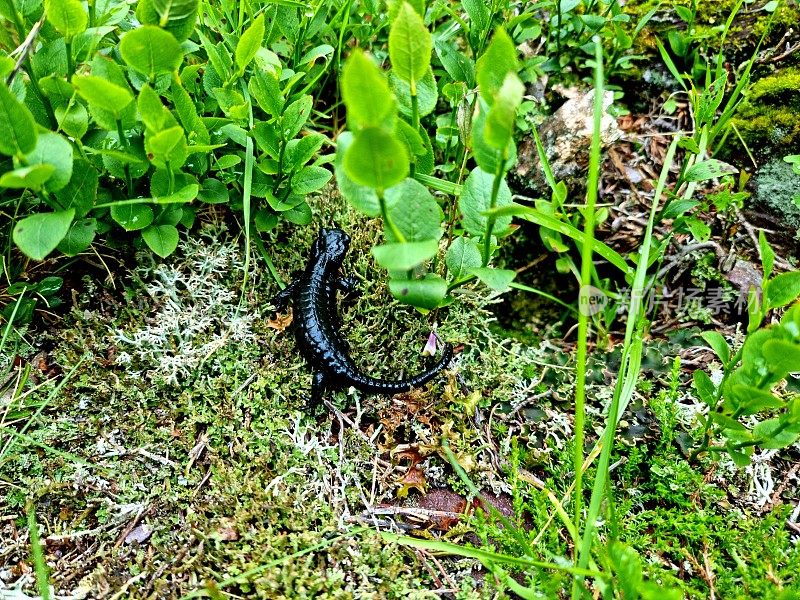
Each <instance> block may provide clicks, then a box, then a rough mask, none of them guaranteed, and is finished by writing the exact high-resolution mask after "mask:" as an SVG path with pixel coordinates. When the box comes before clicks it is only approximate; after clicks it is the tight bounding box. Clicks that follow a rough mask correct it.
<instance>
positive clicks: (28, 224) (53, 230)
mask: <svg viewBox="0 0 800 600" xmlns="http://www.w3.org/2000/svg"><path fill="white" fill-rule="evenodd" d="M74 216H75V210H74V209H72V208H70V209H69V210H62V211H59V212H51V213H39V214H35V215H31V216H30V217H25V218H24V219H22V220H21V221H19V222H18V223H17V224H16V226H15V227H14V232H13V234H12V237H13V238H14V243H15V244H16V245H17V247H18V248H19V249H20V250H21V251H22V253H23V254H25V255H26V256H28V257H30V258H32V259H33V260H44V258H45V257H46V256H47V255H48V254H50V253H51V252H52V251H53V250H55V249H56V246H58V243H59V242H60V241H61V240H63V239H64V236H65V235H67V232H68V231H69V226H70V224H71V223H72V218H73V217H74Z"/></svg>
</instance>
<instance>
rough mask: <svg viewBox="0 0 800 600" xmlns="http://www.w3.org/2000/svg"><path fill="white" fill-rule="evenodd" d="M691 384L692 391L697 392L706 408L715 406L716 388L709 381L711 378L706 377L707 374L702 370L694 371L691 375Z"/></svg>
mask: <svg viewBox="0 0 800 600" xmlns="http://www.w3.org/2000/svg"><path fill="white" fill-rule="evenodd" d="M692 382H693V383H694V389H695V390H697V395H698V397H699V398H700V400H702V401H703V402H705V403H706V404H708V406H710V407H711V408H714V406H715V405H716V399H715V395H716V391H717V387H716V386H715V385H714V382H713V381H711V378H710V377H709V376H708V373H706V372H705V371H703V370H702V369H697V370H695V372H694V373H692Z"/></svg>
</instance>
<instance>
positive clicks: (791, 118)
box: [728, 68, 800, 157]
mask: <svg viewBox="0 0 800 600" xmlns="http://www.w3.org/2000/svg"><path fill="white" fill-rule="evenodd" d="M731 123H732V125H733V126H735V127H736V129H737V130H738V132H739V134H740V135H741V136H742V139H743V140H744V142H745V144H746V145H747V147H748V148H749V149H750V151H751V152H753V153H755V154H756V155H757V156H758V157H770V156H774V155H775V153H776V152H780V153H782V155H786V154H791V153H792V152H794V151H796V150H797V149H800V68H789V69H784V70H782V71H779V72H777V73H775V74H773V75H770V76H767V77H764V78H763V79H759V80H757V81H756V82H755V83H754V84H753V86H752V87H751V88H750V91H749V93H748V95H747V98H746V99H745V101H744V102H742V104H741V105H740V106H739V109H738V110H737V112H736V116H735V117H734V118H733V119H732V120H731ZM738 144H739V142H738V140H737V139H736V137H735V136H734V135H730V137H729V140H728V145H729V146H734V147H735V146H737V145H738Z"/></svg>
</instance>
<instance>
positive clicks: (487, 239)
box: [481, 156, 505, 267]
mask: <svg viewBox="0 0 800 600" xmlns="http://www.w3.org/2000/svg"><path fill="white" fill-rule="evenodd" d="M504 166H505V160H504V159H502V158H501V157H500V156H498V160H497V168H496V169H495V172H494V181H493V182H492V197H491V199H490V200H489V209H490V210H492V209H494V208H495V206H496V205H497V195H498V193H499V192H500V184H501V183H503V167H504ZM494 222H495V217H494V216H490V217H487V218H486V231H485V233H484V234H483V259H482V260H481V266H484V267H485V266H486V265H488V264H489V258H490V257H491V253H492V231H493V230H494Z"/></svg>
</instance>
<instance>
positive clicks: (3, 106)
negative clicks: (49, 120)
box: [0, 85, 36, 156]
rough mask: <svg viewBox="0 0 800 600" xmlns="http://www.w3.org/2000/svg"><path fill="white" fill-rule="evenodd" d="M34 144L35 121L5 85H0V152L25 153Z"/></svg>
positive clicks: (9, 154)
mask: <svg viewBox="0 0 800 600" xmlns="http://www.w3.org/2000/svg"><path fill="white" fill-rule="evenodd" d="M35 146H36V123H35V121H34V120H33V115H32V114H31V111H29V110H28V109H27V107H25V106H24V105H23V104H22V103H21V102H20V101H19V100H17V98H16V96H14V94H12V93H11V92H10V91H9V89H8V88H7V87H6V86H5V85H0V153H2V154H5V155H7V156H15V155H17V154H27V153H28V152H30V151H31V150H33V149H34V147H35Z"/></svg>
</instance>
